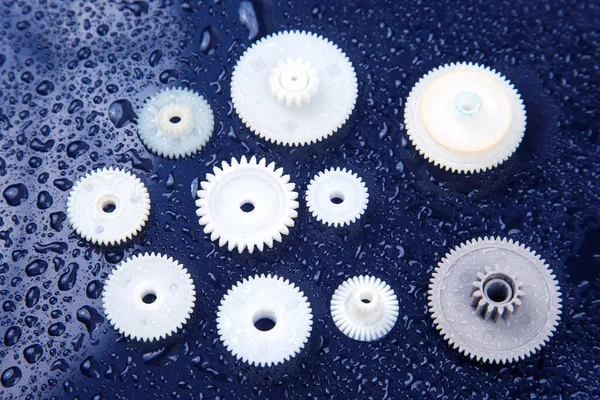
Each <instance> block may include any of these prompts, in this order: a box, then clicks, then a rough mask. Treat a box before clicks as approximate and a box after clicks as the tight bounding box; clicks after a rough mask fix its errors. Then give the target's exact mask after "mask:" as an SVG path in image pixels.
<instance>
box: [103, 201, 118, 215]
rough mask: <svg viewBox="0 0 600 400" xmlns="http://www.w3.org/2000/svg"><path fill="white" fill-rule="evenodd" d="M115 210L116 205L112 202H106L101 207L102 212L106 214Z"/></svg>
mask: <svg viewBox="0 0 600 400" xmlns="http://www.w3.org/2000/svg"><path fill="white" fill-rule="evenodd" d="M116 209H117V205H116V204H115V203H113V202H112V201H108V202H106V203H105V204H103V205H102V211H104V212H105V213H107V214H110V213H112V212H113V211H115V210H116Z"/></svg>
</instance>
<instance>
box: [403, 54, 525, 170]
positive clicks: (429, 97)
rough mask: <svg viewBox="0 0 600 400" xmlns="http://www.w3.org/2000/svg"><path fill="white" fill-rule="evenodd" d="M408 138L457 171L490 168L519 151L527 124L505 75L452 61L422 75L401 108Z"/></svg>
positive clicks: (435, 160) (435, 161)
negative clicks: (402, 108)
mask: <svg viewBox="0 0 600 400" xmlns="http://www.w3.org/2000/svg"><path fill="white" fill-rule="evenodd" d="M404 123H405V125H406V132H407V134H408V137H409V139H410V141H411V142H412V143H413V145H414V146H415V148H416V149H417V151H418V152H419V153H420V154H422V155H423V156H424V157H425V158H426V159H427V160H428V161H429V162H431V163H433V164H435V165H436V166H440V167H442V168H444V169H446V170H451V171H453V172H458V173H463V172H464V173H474V172H480V171H486V170H488V169H492V168H494V167H496V166H497V165H499V164H501V163H503V162H504V161H506V160H507V159H508V158H509V157H510V156H511V155H512V154H513V153H514V152H515V150H516V149H517V147H518V146H519V144H520V143H521V140H522V138H523V135H524V133H525V127H526V124H527V115H526V113H525V106H524V105H523V100H522V99H521V96H520V95H519V93H518V92H517V90H516V89H515V87H514V85H513V84H512V83H510V81H508V80H507V79H506V78H505V77H504V76H502V75H501V74H500V73H498V72H496V71H495V70H492V69H490V68H489V67H485V66H483V65H478V64H473V63H468V64H467V63H458V64H455V63H452V64H449V65H448V64H446V65H444V66H441V67H438V68H435V69H433V70H432V71H430V72H429V73H427V74H426V75H425V76H423V77H422V78H421V79H420V80H419V82H417V84H416V85H415V86H414V87H413V89H412V91H411V92H410V94H409V96H408V99H407V100H406V106H405V109H404Z"/></svg>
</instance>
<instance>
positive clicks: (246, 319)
mask: <svg viewBox="0 0 600 400" xmlns="http://www.w3.org/2000/svg"><path fill="white" fill-rule="evenodd" d="M261 319H269V320H271V321H272V322H274V323H275V325H274V326H273V327H272V328H271V329H269V330H260V329H258V328H257V327H256V326H255V324H256V322H257V321H259V320H261ZM217 329H218V332H219V337H220V339H221V341H222V342H223V344H224V346H225V347H226V348H227V350H229V351H230V352H231V353H232V354H233V355H234V356H235V357H236V358H237V359H239V360H242V361H244V362H246V363H249V364H252V365H256V366H267V367H270V366H274V365H277V364H280V363H283V362H285V361H288V360H290V359H291V358H293V357H294V356H295V355H296V354H298V353H299V352H300V351H301V350H302V348H304V345H305V344H306V343H307V342H308V338H309V336H310V332H311V330H312V310H311V308H310V304H309V302H308V299H307V298H306V296H304V293H302V292H301V291H300V290H299V289H298V288H297V287H296V286H295V285H294V284H293V283H291V282H290V281H288V280H287V279H283V278H281V277H277V276H271V275H267V276H265V275H264V274H263V275H260V276H258V275H256V276H253V277H249V278H247V279H244V280H243V281H242V282H238V283H237V284H235V285H234V286H233V287H232V288H231V289H229V290H228V291H227V294H225V296H224V297H223V299H222V300H221V304H220V306H219V311H218V312H217Z"/></svg>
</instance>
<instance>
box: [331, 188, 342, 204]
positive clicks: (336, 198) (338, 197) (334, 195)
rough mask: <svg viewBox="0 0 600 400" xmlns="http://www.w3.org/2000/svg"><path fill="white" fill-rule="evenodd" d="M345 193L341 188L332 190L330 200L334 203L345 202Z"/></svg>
mask: <svg viewBox="0 0 600 400" xmlns="http://www.w3.org/2000/svg"><path fill="white" fill-rule="evenodd" d="M344 198H345V196H344V193H342V192H340V191H339V190H336V191H334V192H331V194H329V200H330V201H331V202H332V203H333V204H342V203H343V202H344Z"/></svg>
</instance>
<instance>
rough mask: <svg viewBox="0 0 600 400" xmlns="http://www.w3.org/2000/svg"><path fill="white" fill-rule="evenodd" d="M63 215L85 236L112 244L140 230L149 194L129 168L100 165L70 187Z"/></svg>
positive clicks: (145, 215) (148, 211) (147, 214)
mask: <svg viewBox="0 0 600 400" xmlns="http://www.w3.org/2000/svg"><path fill="white" fill-rule="evenodd" d="M67 215H68V216H69V222H70V223H71V225H72V226H73V228H74V229H75V230H76V231H77V233H78V234H79V235H80V236H81V237H82V238H84V239H85V240H87V241H89V242H92V243H97V244H99V245H101V246H104V245H116V244H119V243H122V242H126V241H128V240H131V238H132V237H133V236H135V235H137V234H138V233H139V232H140V231H141V230H142V228H143V227H144V225H145V224H146V221H147V220H148V216H149V215H150V196H149V195H148V190H147V189H146V186H144V184H143V183H142V182H141V181H140V179H139V178H138V177H137V176H135V175H134V174H132V173H131V172H129V171H125V170H121V169H119V168H112V167H111V168H103V169H101V170H96V171H94V172H91V173H88V174H87V175H85V176H84V177H83V178H81V179H80V180H79V181H78V182H77V183H76V184H75V186H74V187H73V188H72V189H71V192H70V193H69V199H68V202H67Z"/></svg>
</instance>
